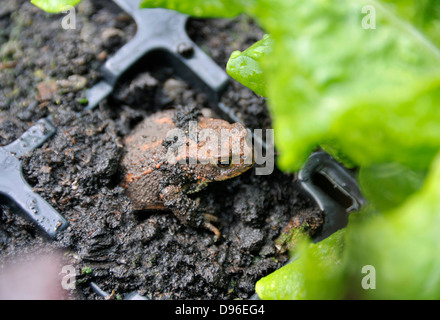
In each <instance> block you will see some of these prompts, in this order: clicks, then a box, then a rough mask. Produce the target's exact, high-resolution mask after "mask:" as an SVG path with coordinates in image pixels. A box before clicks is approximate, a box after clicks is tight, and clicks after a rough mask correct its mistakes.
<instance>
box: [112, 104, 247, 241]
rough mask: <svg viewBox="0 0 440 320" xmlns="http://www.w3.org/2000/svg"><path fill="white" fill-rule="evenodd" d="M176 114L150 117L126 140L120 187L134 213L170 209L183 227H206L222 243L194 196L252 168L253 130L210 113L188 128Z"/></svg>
mask: <svg viewBox="0 0 440 320" xmlns="http://www.w3.org/2000/svg"><path fill="white" fill-rule="evenodd" d="M176 112H177V110H166V111H159V112H156V113H154V114H152V115H151V116H149V117H147V118H145V119H144V120H143V121H142V122H141V123H139V124H138V125H137V126H136V127H135V128H134V130H133V132H132V134H131V135H129V136H128V137H126V138H125V140H124V145H125V147H124V148H125V151H124V155H123V158H122V162H121V167H122V173H123V182H122V185H123V187H124V188H125V189H126V194H127V196H128V197H129V198H130V199H131V201H132V204H133V208H134V209H135V210H137V211H144V210H171V211H172V212H173V213H174V215H175V216H176V217H177V218H178V219H179V220H180V221H181V222H182V223H183V224H184V225H185V226H190V227H195V228H200V227H202V228H206V229H208V230H210V231H212V232H213V233H214V234H215V236H216V238H217V239H218V238H219V237H220V231H219V230H218V229H217V227H215V226H214V223H215V222H217V218H216V217H215V216H214V215H212V214H207V213H206V211H204V210H203V209H201V208H199V204H200V199H199V198H196V199H193V198H191V197H190V195H191V194H194V193H197V192H199V191H200V190H202V189H204V188H205V187H206V186H207V185H208V184H209V183H211V182H214V181H223V180H227V179H230V178H233V177H236V176H238V175H240V174H242V173H243V172H245V171H247V170H248V169H250V168H251V167H252V166H253V157H252V147H251V142H250V140H249V139H250V132H248V130H247V129H246V128H245V127H244V126H243V125H242V124H241V123H234V124H230V123H229V122H227V121H225V120H222V119H216V118H212V114H210V113H209V110H206V109H204V110H202V112H201V113H202V114H201V115H199V116H198V117H195V119H194V120H193V121H186V123H184V124H182V123H181V122H182V121H177V120H176ZM176 123H177V124H176Z"/></svg>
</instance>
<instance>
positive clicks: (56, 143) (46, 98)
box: [0, 0, 321, 299]
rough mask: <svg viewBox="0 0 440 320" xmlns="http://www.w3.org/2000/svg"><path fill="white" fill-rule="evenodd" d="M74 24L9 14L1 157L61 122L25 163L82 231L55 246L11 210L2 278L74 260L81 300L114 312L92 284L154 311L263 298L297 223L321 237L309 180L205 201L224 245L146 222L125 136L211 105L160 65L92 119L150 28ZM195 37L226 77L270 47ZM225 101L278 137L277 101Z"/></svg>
mask: <svg viewBox="0 0 440 320" xmlns="http://www.w3.org/2000/svg"><path fill="white" fill-rule="evenodd" d="M4 3H6V4H4ZM62 18H63V15H49V14H46V13H44V12H42V11H41V10H39V9H38V8H36V7H34V6H33V5H31V4H30V3H29V1H28V0H3V1H2V5H1V6H0V145H6V144H8V143H10V142H12V141H14V140H15V139H17V138H18V137H19V136H20V135H21V134H22V133H23V132H24V131H25V130H26V129H28V128H29V127H30V126H31V125H32V124H33V123H34V122H36V121H37V120H39V119H41V118H43V117H45V116H47V115H49V114H52V115H53V118H54V122H55V124H56V126H57V129H58V130H57V133H56V134H55V135H54V136H53V137H52V138H51V139H50V140H49V141H48V142H46V143H45V144H44V145H43V146H42V147H40V148H38V149H36V150H35V151H33V152H31V153H29V154H27V155H26V156H25V157H24V159H23V168H24V169H23V170H24V175H25V177H26V179H27V180H28V182H29V183H30V184H31V185H32V186H33V187H34V190H35V191H36V192H38V193H39V194H40V195H41V196H42V197H43V198H45V199H46V200H47V201H48V202H49V203H50V204H51V205H52V206H53V207H54V208H55V209H56V210H58V211H59V212H60V213H61V214H62V215H63V216H64V217H66V218H67V219H68V220H69V223H70V226H69V227H68V229H67V230H65V231H64V232H62V233H61V234H60V235H59V237H58V238H57V239H56V240H54V241H50V240H47V239H46V238H44V237H42V236H41V235H40V234H39V233H38V232H36V230H35V228H34V226H33V225H32V224H31V223H29V222H27V220H25V219H23V218H22V217H20V216H19V215H17V214H16V213H15V212H12V210H11V209H10V208H9V207H7V206H6V205H5V204H1V203H0V268H3V267H4V265H5V264H6V263H7V262H8V261H11V260H12V259H14V258H16V257H18V256H20V255H28V254H29V255H30V253H35V252H36V253H40V252H51V251H53V250H56V249H61V250H63V251H64V252H66V254H65V255H64V260H65V263H66V264H71V265H73V266H74V267H75V269H76V271H77V274H78V276H77V279H76V280H77V288H76V290H72V291H71V292H70V293H69V294H70V296H69V297H70V298H72V299H95V298H99V299H101V297H99V296H97V295H96V294H95V293H94V292H93V291H92V290H91V289H90V282H92V281H93V282H95V283H97V284H98V285H99V286H100V287H101V288H102V289H104V290H106V291H108V292H111V291H112V290H115V293H116V295H115V297H121V296H123V295H124V294H126V293H129V292H132V291H138V292H139V293H140V294H142V295H145V296H146V297H148V298H151V299H236V298H240V299H246V298H249V297H250V296H251V295H252V294H253V293H254V286H255V283H256V281H257V280H258V279H260V278H261V277H263V276H265V275H267V274H269V273H271V272H273V271H274V270H276V269H277V268H279V267H280V266H282V265H283V264H284V263H285V262H286V261H287V259H288V257H287V254H286V253H280V252H279V251H277V249H276V248H275V244H274V241H275V239H276V238H277V237H278V236H279V235H280V233H281V231H282V230H283V229H284V228H285V226H286V225H288V224H289V221H291V220H292V219H295V220H296V221H307V222H308V223H309V224H310V225H311V229H312V231H316V230H317V229H318V228H319V226H320V223H321V216H320V212H319V210H318V209H317V208H316V207H315V206H314V205H313V204H311V203H309V201H308V200H307V199H306V198H304V197H302V196H301V195H300V193H299V188H298V186H297V184H296V181H295V175H293V174H284V173H282V172H280V171H278V170H277V169H276V170H275V171H274V173H273V174H271V175H268V176H257V175H255V172H254V170H250V171H249V172H247V173H245V174H243V175H242V176H240V177H238V178H235V179H232V180H229V181H225V182H218V183H214V184H211V185H210V186H209V187H208V188H207V189H206V190H204V191H202V192H201V193H199V194H197V197H200V199H201V201H202V205H204V206H206V208H207V210H209V211H210V212H212V213H213V214H215V215H217V216H218V217H219V220H220V221H219V223H218V224H217V226H218V227H219V229H220V230H221V233H222V238H221V239H220V240H219V241H217V242H215V241H214V237H213V234H212V233H210V232H209V231H206V230H195V229H191V228H187V227H184V226H182V225H181V224H180V223H179V222H178V220H177V219H176V218H175V217H174V216H173V215H172V214H171V213H167V212H152V213H135V212H133V210H132V206H131V203H130V200H129V199H128V198H127V197H126V196H125V195H124V189H123V188H122V187H120V181H119V180H120V172H119V161H120V158H121V154H122V152H123V146H122V143H121V141H122V137H124V136H125V135H127V134H129V132H130V130H131V129H132V128H133V127H134V125H135V124H136V123H138V122H139V121H141V120H142V119H143V118H144V117H145V116H147V115H148V114H150V113H151V112H154V111H156V110H160V109H164V108H182V106H197V107H209V106H210V105H209V103H208V102H207V99H206V97H205V95H204V93H203V92H200V91H199V90H198V89H197V88H192V87H191V86H190V85H189V84H187V83H186V82H185V81H184V80H183V79H179V78H178V77H177V76H175V75H174V73H173V70H172V69H171V68H169V67H167V66H162V65H156V64H155V65H148V64H146V65H145V69H143V70H138V72H137V73H136V74H133V75H132V77H131V78H128V79H125V80H124V81H122V82H120V83H119V84H118V87H117V90H116V91H115V92H114V94H113V96H112V97H110V98H108V99H107V100H105V101H103V102H102V103H101V104H100V105H99V107H98V108H96V109H95V110H93V111H89V112H85V113H83V114H82V116H81V117H78V116H77V112H78V111H80V110H82V108H83V107H84V96H85V91H84V90H85V89H86V88H90V87H92V86H93V85H94V84H95V83H96V82H98V81H99V79H100V77H101V74H100V71H99V70H100V66H101V65H102V64H103V63H104V62H105V60H106V59H107V57H109V56H111V55H112V54H113V53H114V52H116V51H117V50H118V48H120V47H121V46H122V45H123V44H124V43H125V42H127V41H128V40H129V39H131V38H132V37H133V35H134V34H135V32H136V26H135V24H134V22H133V21H132V20H131V18H130V17H129V16H128V15H127V14H125V13H123V12H122V11H121V10H120V9H119V8H118V7H117V6H116V5H114V4H113V3H112V2H111V1H93V2H92V1H89V0H84V1H83V2H82V3H81V4H80V5H79V6H78V8H77V18H76V20H77V21H76V22H77V29H75V30H64V29H63V28H62V27H61V19H62ZM115 29H117V30H115ZM188 33H189V34H190V36H191V37H192V38H193V39H194V41H195V42H196V43H197V44H198V45H199V46H200V47H201V48H202V49H203V50H205V51H206V52H207V53H208V54H209V55H210V56H211V57H212V58H213V59H214V60H215V61H216V62H217V63H218V64H219V65H220V66H222V67H224V66H225V65H226V62H227V59H228V57H229V55H230V53H231V52H232V51H234V50H237V49H239V50H244V49H245V48H247V47H248V46H249V45H251V44H252V43H253V42H255V41H256V40H258V39H260V38H261V37H262V35H263V33H262V31H261V30H259V29H258V28H257V26H256V25H255V24H254V23H253V22H252V21H251V20H249V19H247V18H245V17H238V18H236V19H232V20H222V19H213V20H191V21H190V22H189V25H188ZM222 102H223V103H224V104H226V105H227V106H229V107H231V108H234V109H235V110H237V113H239V114H240V115H241V117H242V118H243V119H244V121H245V124H246V125H247V126H249V127H251V128H269V127H270V117H269V113H268V110H267V108H266V101H265V100H264V99H263V98H261V97H259V96H256V95H255V94H254V93H252V92H251V91H250V90H248V89H247V88H244V87H243V86H241V85H240V84H238V83H237V82H235V81H232V82H231V85H230V86H229V87H228V89H227V91H226V92H225V93H224V95H223V96H222ZM188 109H191V108H188ZM275 134H276V133H275ZM0 179H1V177H0ZM0 270H1V269H0Z"/></svg>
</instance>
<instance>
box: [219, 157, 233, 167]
mask: <svg viewBox="0 0 440 320" xmlns="http://www.w3.org/2000/svg"><path fill="white" fill-rule="evenodd" d="M231 165H232V158H229V159H221V158H219V159H218V160H217V163H216V166H217V167H218V168H229V167H231Z"/></svg>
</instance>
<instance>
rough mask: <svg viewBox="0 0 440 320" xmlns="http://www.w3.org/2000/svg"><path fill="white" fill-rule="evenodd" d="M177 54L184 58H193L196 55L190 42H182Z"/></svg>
mask: <svg viewBox="0 0 440 320" xmlns="http://www.w3.org/2000/svg"><path fill="white" fill-rule="evenodd" d="M177 53H178V54H180V55H181V56H182V57H185V58H191V57H192V56H193V55H194V46H193V45H192V44H191V43H189V42H181V43H179V45H178V46H177Z"/></svg>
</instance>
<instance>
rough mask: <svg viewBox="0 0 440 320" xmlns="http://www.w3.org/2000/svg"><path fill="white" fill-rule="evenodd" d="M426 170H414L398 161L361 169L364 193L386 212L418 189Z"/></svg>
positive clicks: (360, 178) (360, 176)
mask: <svg viewBox="0 0 440 320" xmlns="http://www.w3.org/2000/svg"><path fill="white" fill-rule="evenodd" d="M425 176H426V172H424V171H414V170H410V169H408V168H407V167H404V166H402V165H401V164H398V163H384V164H378V165H374V166H371V167H362V168H360V170H359V182H360V185H361V188H362V193H363V195H364V196H365V197H366V198H367V199H368V200H369V201H370V202H371V203H373V204H374V205H375V206H376V207H377V208H378V209H379V210H380V211H382V212H386V211H388V210H391V209H393V208H395V207H398V206H400V205H402V204H403V203H404V202H405V201H406V199H407V198H408V197H409V196H411V195H412V194H413V193H415V192H416V191H418V190H419V189H420V188H421V187H422V185H423V182H424V179H425Z"/></svg>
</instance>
